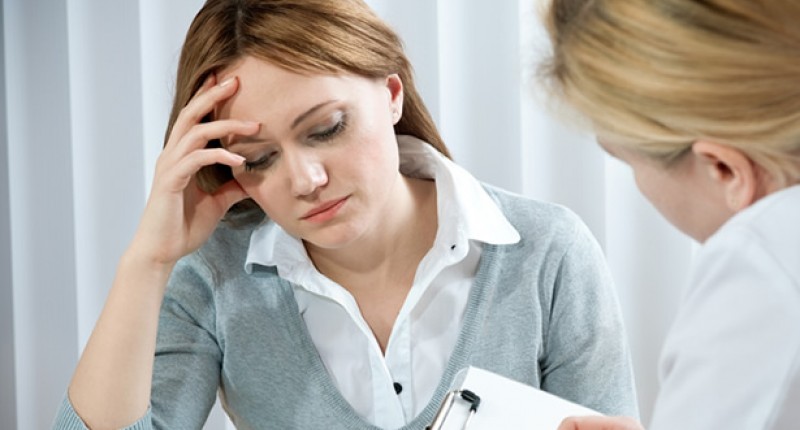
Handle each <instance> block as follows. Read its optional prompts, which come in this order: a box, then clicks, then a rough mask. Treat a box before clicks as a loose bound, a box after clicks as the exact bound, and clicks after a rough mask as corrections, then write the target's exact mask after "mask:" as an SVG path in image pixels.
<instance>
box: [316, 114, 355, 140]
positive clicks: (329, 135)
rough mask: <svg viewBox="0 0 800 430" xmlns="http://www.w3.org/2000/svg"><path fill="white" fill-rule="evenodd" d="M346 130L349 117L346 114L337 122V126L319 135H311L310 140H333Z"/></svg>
mask: <svg viewBox="0 0 800 430" xmlns="http://www.w3.org/2000/svg"><path fill="white" fill-rule="evenodd" d="M345 128H347V117H346V116H345V115H344V114H341V116H340V118H339V120H338V121H336V124H334V125H333V126H332V127H329V128H327V129H325V130H322V131H320V132H318V133H313V134H311V135H310V136H309V138H311V139H313V140H316V141H320V142H324V141H327V140H331V139H333V138H334V137H336V136H337V135H339V134H341V133H342V132H343V131H344V130H345Z"/></svg>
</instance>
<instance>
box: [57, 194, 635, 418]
mask: <svg viewBox="0 0 800 430" xmlns="http://www.w3.org/2000/svg"><path fill="white" fill-rule="evenodd" d="M486 188H487V190H488V191H489V194H490V195H491V196H492V197H493V198H494V199H495V200H496V201H497V202H498V205H499V207H500V208H501V210H502V211H503V213H504V214H505V215H506V217H507V218H508V219H509V221H510V222H511V223H512V224H513V225H514V227H515V228H516V229H517V230H518V231H519V232H520V235H521V240H520V241H519V242H518V243H516V244H513V245H499V246H498V245H485V246H484V249H483V253H482V255H481V261H480V265H479V268H478V272H477V274H476V278H475V282H474V284H473V285H472V288H471V290H470V292H469V294H470V296H469V299H468V303H467V308H466V313H465V316H464V323H463V328H462V330H461V333H460V335H459V338H458V341H457V343H456V346H455V349H454V350H453V352H452V356H451V357H450V360H449V363H448V365H447V368H446V370H445V372H444V375H442V378H441V380H440V381H439V384H438V387H437V389H436V392H435V393H434V395H433V398H432V399H431V401H430V402H429V403H428V405H427V406H426V407H425V408H424V409H423V411H422V412H421V413H420V414H419V416H417V417H415V418H414V419H413V420H412V421H411V422H409V423H408V425H406V426H405V427H403V429H423V428H424V427H425V426H427V425H428V424H429V423H430V422H431V420H432V418H433V415H434V414H435V412H436V409H437V407H438V405H439V403H440V402H441V400H442V398H443V397H444V395H445V394H446V392H447V390H448V389H449V388H450V385H451V383H452V380H453V377H454V376H455V374H456V373H457V372H458V371H459V370H460V369H462V368H464V367H466V366H468V365H473V366H478V367H482V368H485V369H488V370H491V371H494V372H497V373H500V374H502V375H505V376H507V377H510V378H512V379H515V380H518V381H521V382H524V383H526V384H530V385H533V386H535V387H540V388H542V389H544V390H546V391H549V392H551V393H554V394H556V395H558V396H561V397H564V398H566V399H569V400H572V401H574V402H577V403H580V404H583V405H585V406H588V407H590V408H593V409H596V410H598V411H600V412H603V413H606V414H613V415H627V416H633V417H637V416H638V411H637V404H636V395H635V390H634V381H633V373H632V369H631V362H630V357H629V350H628V345H627V341H626V337H625V331H624V329H623V324H622V319H621V314H620V310H619V306H618V302H617V298H616V295H615V292H614V288H613V284H612V281H611V278H610V276H609V273H608V270H607V267H606V265H605V261H604V259H603V255H602V252H601V250H600V248H599V247H598V245H597V243H596V241H595V240H594V238H593V237H592V235H591V234H590V233H589V231H588V229H587V228H586V227H585V226H584V224H583V223H582V222H581V221H580V220H579V219H578V217H577V216H575V215H574V214H573V213H572V212H570V211H569V210H567V209H565V208H563V207H560V206H556V205H552V204H548V203H542V202H537V201H533V200H530V199H527V198H523V197H520V196H517V195H514V194H511V193H508V192H505V191H502V190H498V189H496V188H493V187H489V186H487V187H486ZM250 231H251V230H248V229H244V230H241V229H240V230H236V229H232V228H230V227H226V226H220V227H219V228H218V229H217V231H216V232H215V233H214V234H213V236H212V237H211V238H210V239H209V240H208V242H207V243H206V244H205V245H204V246H203V247H202V248H201V249H200V250H199V251H197V252H195V253H193V254H191V255H188V256H187V257H185V258H183V259H182V260H181V261H180V262H179V263H178V265H177V266H176V268H175V270H174V272H173V274H172V277H171V279H170V281H169V285H168V287H167V293H166V296H165V299H164V304H163V307H162V310H161V317H160V323H159V334H158V345H157V350H156V359H155V368H154V371H153V390H152V398H151V408H150V410H149V411H148V412H147V414H146V415H145V416H144V417H142V418H141V419H140V420H139V421H138V422H136V423H134V424H133V425H132V426H131V427H130V428H132V429H149V428H160V429H200V428H202V426H203V423H204V422H205V420H206V418H207V416H208V413H209V410H210V408H211V407H212V406H213V404H214V401H215V396H216V394H217V392H218V391H219V395H220V398H221V400H222V402H223V405H224V407H225V409H226V411H227V412H228V414H229V416H230V417H231V419H232V420H233V422H234V423H235V424H236V426H237V428H239V429H326V430H336V429H342V430H354V429H365V430H366V429H373V430H374V429H377V427H375V426H373V425H371V424H369V423H368V422H366V421H365V420H363V419H361V418H360V417H359V416H358V415H357V414H356V413H355V411H354V410H353V409H352V408H351V407H350V405H349V404H348V403H347V401H346V400H345V399H344V398H343V397H342V396H341V395H340V394H339V392H338V391H337V389H336V387H335V386H334V384H333V382H332V381H331V378H330V376H329V375H328V373H327V371H326V369H325V367H324V366H323V364H322V361H321V359H320V357H319V355H318V354H317V351H316V350H315V348H314V345H313V343H312V341H311V338H310V336H309V334H308V332H307V331H306V327H305V324H304V322H303V319H302V317H301V315H300V314H299V312H298V307H297V303H296V302H295V299H294V294H293V289H292V286H291V284H290V283H289V282H287V281H286V280H284V279H282V278H280V277H279V276H278V275H277V271H276V270H275V268H274V267H264V266H256V267H255V268H254V270H253V273H252V274H247V273H245V271H244V269H243V265H244V259H245V255H246V252H247V247H248V244H249V239H250ZM54 428H57V429H73V428H77V429H83V428H85V427H84V425H83V423H82V422H81V420H80V418H79V417H78V416H77V415H76V413H75V411H74V410H73V409H72V406H71V404H70V403H69V399H68V398H66V397H65V399H64V402H63V404H62V407H61V409H60V410H59V412H58V415H57V417H56V422H55V424H54Z"/></svg>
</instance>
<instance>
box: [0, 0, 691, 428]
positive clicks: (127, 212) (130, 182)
mask: <svg viewBox="0 0 800 430" xmlns="http://www.w3.org/2000/svg"><path fill="white" fill-rule="evenodd" d="M367 2H368V3H369V4H370V5H372V6H373V7H374V8H375V10H376V11H377V12H378V14H379V15H381V16H382V17H383V18H385V19H386V20H387V21H388V22H389V23H390V24H391V25H392V26H394V28H395V29H396V30H397V31H398V32H399V33H400V35H401V36H402V37H403V39H404V41H405V44H406V48H407V52H408V54H409V56H410V58H411V60H412V63H413V64H414V66H415V69H416V77H417V83H418V86H419V89H420V91H421V93H422V95H423V97H424V98H425V100H426V102H427V104H428V107H429V109H430V110H431V112H432V113H433V116H434V118H435V119H436V121H437V123H438V125H439V127H440V130H441V132H442V135H443V136H444V139H445V142H446V143H447V144H448V146H449V147H450V149H451V151H452V153H453V155H454V159H455V160H456V161H457V162H458V163H460V164H461V165H463V166H465V167H466V168H467V169H469V170H470V171H471V172H472V173H473V174H474V175H475V176H477V177H478V178H479V179H481V180H483V181H485V182H488V183H491V184H494V185H497V186H500V187H503V188H506V189H509V190H512V191H515V192H517V193H520V194H524V195H526V196H529V197H533V198H537V199H542V200H549V201H553V202H557V203H560V204H563V205H566V206H568V207H570V208H571V209H573V210H574V211H575V212H577V213H578V214H579V215H580V216H581V217H582V218H583V219H584V221H585V222H586V223H587V225H588V226H589V227H590V229H591V230H592V232H593V233H594V234H595V236H596V237H597V239H598V241H599V242H600V244H601V245H602V247H603V249H604V251H605V253H606V256H607V258H608V262H609V265H610V267H611V270H612V273H613V276H614V278H615V281H616V285H617V288H618V292H619V298H620V303H621V305H622V309H623V312H624V316H625V320H626V324H627V335H628V337H629V339H630V343H631V346H632V354H633V358H634V365H635V371H636V378H637V386H638V393H639V399H640V407H641V413H642V419H643V420H644V421H645V422H646V421H647V420H648V419H649V417H650V413H651V406H652V402H653V398H654V395H655V393H656V390H657V388H658V381H657V377H656V375H657V373H656V369H657V358H658V354H659V352H660V345H661V342H662V340H663V337H664V334H665V332H666V330H667V329H668V327H669V324H670V322H671V320H672V318H673V316H674V313H675V309H676V306H677V302H678V300H679V297H680V295H681V292H682V289H683V286H684V285H685V284H686V281H687V279H688V269H689V263H690V261H691V258H692V254H693V252H694V250H695V247H696V245H694V244H693V243H692V242H691V241H690V240H688V239H686V238H684V237H682V236H681V235H680V234H679V233H678V232H677V231H675V230H674V229H672V228H671V227H670V226H669V225H667V224H666V222H665V221H663V220H661V219H660V218H659V217H658V215H657V214H656V212H655V211H654V209H653V208H652V207H651V206H650V205H649V204H648V203H647V202H646V201H644V200H643V199H642V198H641V197H640V196H639V194H638V192H637V191H636V187H635V184H634V183H633V179H632V175H631V173H630V172H629V169H628V168H627V167H626V166H624V165H623V164H621V163H619V162H617V161H615V160H613V159H611V158H609V157H607V156H606V155H604V154H603V153H602V152H601V151H600V150H599V149H598V148H597V147H596V146H595V145H594V143H593V142H592V136H591V135H590V134H588V133H586V132H585V131H582V130H580V129H579V127H577V125H576V124H577V123H575V122H572V121H570V119H569V118H565V117H564V116H563V115H559V116H556V115H553V114H552V110H551V109H550V108H548V106H547V102H546V100H545V99H544V98H543V96H542V92H541V90H540V89H539V88H538V87H539V83H538V82H537V80H536V76H535V72H536V65H537V63H538V61H540V60H541V58H542V56H544V55H546V54H547V50H548V46H547V41H546V38H545V35H544V33H543V30H542V28H541V24H540V18H539V10H540V9H541V3H542V2H543V1H539V0H506V1H500V2H499V1H489V0H435V1H432V0H404V1H402V2H400V1H397V0H395V1H390V0H367ZM202 3H203V2H202V0H173V1H169V2H166V1H162V0H124V1H123V0H104V1H101V0H69V1H66V2H65V1H59V0H3V2H2V9H0V14H2V19H0V24H1V25H2V33H1V34H2V44H0V49H2V55H0V61H2V63H3V64H2V65H3V67H1V68H0V73H2V80H0V82H2V83H3V84H4V85H0V101H2V103H0V141H1V142H2V144H1V145H0V175H2V177H0V340H1V342H0V427H2V428H4V429H13V428H17V429H45V428H49V426H50V423H51V421H52V418H53V416H54V414H55V412H56V409H57V407H58V405H59V403H60V402H61V399H62V397H63V395H64V392H65V390H66V387H67V385H68V382H69V378H70V376H71V374H72V371H73V369H74V366H75V364H76V362H77V359H78V357H79V354H80V351H81V350H82V348H83V345H84V344H85V342H86V340H87V338H88V336H89V334H90V333H91V330H92V327H93V325H94V322H95V320H96V319H97V317H98V315H99V313H100V310H101V308H102V305H103V302H104V300H105V296H106V294H107V292H108V289H109V287H110V285H111V282H112V278H113V275H114V271H115V268H116V263H117V260H118V258H119V256H120V255H121V254H122V251H123V250H124V248H125V247H126V246H127V244H128V241H129V239H130V238H131V237H132V234H133V232H134V230H135V228H136V225H137V222H138V218H139V215H140V213H141V211H142V208H143V207H144V203H145V200H146V198H147V194H148V190H149V188H150V181H151V179H152V172H153V167H154V163H155V160H156V158H157V156H158V153H159V151H160V148H161V146H162V142H163V135H164V129H165V126H166V122H167V116H168V111H169V107H170V103H171V97H172V90H173V82H174V73H175V67H176V64H177V57H178V53H179V48H180V44H181V42H182V39H183V36H184V34H185V32H186V30H187V28H188V25H189V22H190V21H191V19H192V18H193V16H194V14H195V13H196V11H197V10H198V9H199V8H200V6H201V5H202ZM206 428H207V429H213V430H221V429H232V428H233V426H232V425H231V424H230V423H228V422H227V421H226V418H225V416H224V413H222V412H221V409H220V408H218V407H217V408H215V409H214V411H213V412H212V415H211V417H210V418H209V421H208V423H207V425H206Z"/></svg>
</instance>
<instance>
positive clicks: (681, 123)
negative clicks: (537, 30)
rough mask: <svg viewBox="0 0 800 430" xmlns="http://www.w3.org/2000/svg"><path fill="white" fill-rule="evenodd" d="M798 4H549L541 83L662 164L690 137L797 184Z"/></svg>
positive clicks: (569, 0)
mask: <svg viewBox="0 0 800 430" xmlns="http://www.w3.org/2000/svg"><path fill="white" fill-rule="evenodd" d="M798 23H800V2H799V1H796V0H705V1H692V0H553V1H552V3H551V4H550V6H549V9H548V11H547V15H546V26H547V30H548V32H549V34H550V39H551V42H552V45H553V55H552V57H551V59H550V61H549V62H547V63H546V64H545V66H544V67H543V69H542V71H543V72H544V75H545V78H546V79H547V80H548V81H549V83H550V84H551V85H550V88H551V89H553V90H554V91H555V92H556V93H557V94H558V96H560V97H561V98H562V99H563V100H565V101H566V102H567V103H568V104H569V105H571V106H573V107H575V108H577V110H579V111H581V112H582V113H583V114H585V115H586V116H587V117H588V119H589V120H590V121H591V122H592V124H593V126H594V127H595V129H596V130H597V132H598V134H600V135H606V136H608V137H609V138H610V139H611V140H613V141H614V142H615V143H617V144H619V145H623V146H625V147H627V148H628V149H633V150H635V151H638V152H640V153H643V154H645V155H648V156H650V157H652V158H655V159H658V160H662V161H663V162H664V163H669V162H670V161H672V160H674V159H677V158H679V157H680V156H681V155H682V154H684V153H686V152H687V151H688V150H689V149H690V148H691V145H692V144H693V143H694V142H695V141H697V140H700V139H707V140H712V141H715V142H719V143H723V144H726V145H729V146H732V147H735V148H737V149H739V150H741V151H742V152H744V153H745V154H747V155H748V156H749V157H750V158H751V159H752V160H753V161H754V162H755V163H757V164H759V165H761V166H762V167H764V168H765V169H767V171H769V172H770V174H771V175H773V176H774V177H775V178H776V180H778V181H779V182H780V183H782V184H786V183H787V182H795V181H798V180H800V24H798Z"/></svg>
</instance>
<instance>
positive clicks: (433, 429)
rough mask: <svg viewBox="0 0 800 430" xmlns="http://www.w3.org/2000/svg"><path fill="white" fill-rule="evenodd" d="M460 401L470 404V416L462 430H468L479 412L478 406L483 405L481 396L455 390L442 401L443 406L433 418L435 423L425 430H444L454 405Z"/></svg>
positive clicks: (468, 391) (467, 391)
mask: <svg viewBox="0 0 800 430" xmlns="http://www.w3.org/2000/svg"><path fill="white" fill-rule="evenodd" d="M459 399H461V400H463V401H465V402H468V403H469V415H467V419H466V420H464V425H463V426H461V430H466V429H467V426H468V425H469V422H470V421H471V420H472V416H473V415H475V413H476V412H477V411H478V406H480V405H481V398H480V396H478V395H477V394H475V393H473V392H472V391H470V390H453V391H450V392H449V393H447V396H445V398H444V400H442V405H441V406H439V410H438V411H437V412H436V416H434V417H433V422H432V423H431V425H429V426H428V427H425V430H441V429H442V428H444V424H445V422H446V421H447V417H448V415H449V414H450V411H451V410H452V409H453V405H454V404H455V403H456V401H457V400H459Z"/></svg>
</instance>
